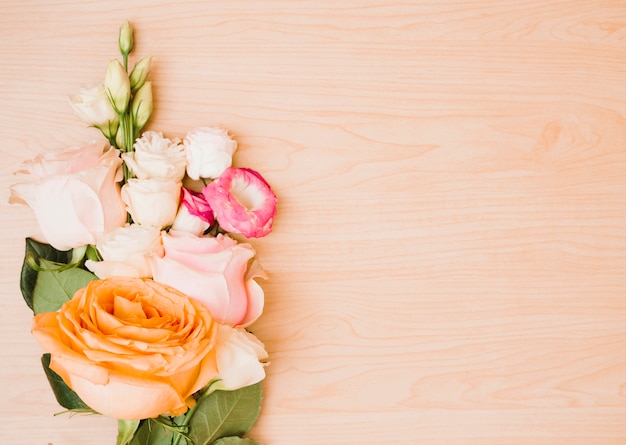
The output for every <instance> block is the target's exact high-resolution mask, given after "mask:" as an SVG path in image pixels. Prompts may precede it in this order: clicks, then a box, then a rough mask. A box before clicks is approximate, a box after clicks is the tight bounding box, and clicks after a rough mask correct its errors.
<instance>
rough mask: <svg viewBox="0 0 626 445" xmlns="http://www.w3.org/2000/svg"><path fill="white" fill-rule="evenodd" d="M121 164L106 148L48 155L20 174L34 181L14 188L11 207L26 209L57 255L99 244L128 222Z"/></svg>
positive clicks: (89, 147) (94, 146) (115, 153)
mask: <svg viewBox="0 0 626 445" xmlns="http://www.w3.org/2000/svg"><path fill="white" fill-rule="evenodd" d="M121 165H122V160H121V159H120V156H119V153H118V150H116V149H114V148H111V147H110V146H109V145H108V144H107V143H105V142H99V143H93V144H90V145H87V146H84V147H73V148H69V149H65V150H58V151H52V152H46V153H43V154H41V155H39V156H37V157H36V158H35V159H33V160H31V161H27V162H25V163H24V168H23V170H21V171H19V172H18V173H26V174H28V175H30V178H31V181H29V182H23V183H20V184H16V185H14V186H13V187H12V188H11V198H10V200H9V202H12V203H20V204H26V205H28V206H29V207H30V208H31V209H33V212H34V213H35V216H36V218H37V222H38V223H39V227H40V229H41V232H42V234H43V236H44V238H45V239H46V241H47V242H48V243H50V244H51V245H52V246H53V247H54V248H56V249H58V250H69V249H72V248H74V247H79V246H83V245H85V244H95V243H96V240H97V239H98V237H99V236H100V235H102V234H104V233H107V232H109V231H111V230H113V229H115V228H117V227H121V226H123V225H124V224H125V222H126V210H125V209H124V204H123V202H122V200H121V196H120V186H119V182H120V181H121V180H122V170H121Z"/></svg>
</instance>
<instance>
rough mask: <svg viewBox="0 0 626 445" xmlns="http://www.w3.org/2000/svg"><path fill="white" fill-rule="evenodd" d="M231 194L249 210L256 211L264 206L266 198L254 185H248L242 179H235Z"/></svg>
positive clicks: (232, 183)
mask: <svg viewBox="0 0 626 445" xmlns="http://www.w3.org/2000/svg"><path fill="white" fill-rule="evenodd" d="M230 193H231V195H233V196H234V197H235V199H236V200H237V201H239V202H240V203H241V205H242V206H244V207H245V208H247V209H256V208H259V207H262V206H263V203H264V202H265V196H263V192H262V191H261V190H259V189H258V188H257V187H255V186H254V185H253V184H246V181H244V180H243V179H241V178H235V179H234V180H233V182H231V184H230Z"/></svg>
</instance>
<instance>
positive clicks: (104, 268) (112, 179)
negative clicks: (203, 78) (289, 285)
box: [10, 22, 276, 445]
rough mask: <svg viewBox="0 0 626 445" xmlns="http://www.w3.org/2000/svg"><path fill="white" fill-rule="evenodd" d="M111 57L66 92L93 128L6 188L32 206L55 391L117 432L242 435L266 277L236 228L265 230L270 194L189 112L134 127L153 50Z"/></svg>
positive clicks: (223, 140) (36, 276) (254, 395)
mask: <svg viewBox="0 0 626 445" xmlns="http://www.w3.org/2000/svg"><path fill="white" fill-rule="evenodd" d="M119 48H120V52H121V56H122V61H121V62H120V61H119V60H117V59H114V60H112V61H111V62H109V64H108V67H107V70H106V75H105V78H104V82H103V83H102V84H101V85H98V86H96V87H93V88H87V89H83V90H82V91H81V92H80V93H79V94H78V95H76V96H72V97H70V104H71V106H72V107H73V109H74V111H75V112H76V114H77V115H78V116H79V117H80V118H81V119H82V120H83V121H85V122H87V123H88V124H89V125H91V126H93V127H96V128H98V129H99V130H100V131H101V132H102V135H103V136H104V138H105V139H104V140H101V141H96V142H92V143H90V144H88V145H84V146H81V147H73V148H68V149H63V150H60V151H49V152H45V153H43V154H41V155H39V156H37V157H36V158H35V159H33V160H30V161H26V162H25V163H24V166H23V169H22V170H20V171H19V172H18V173H23V174H26V175H27V179H26V180H25V181H23V182H21V183H18V184H16V185H14V186H13V187H12V188H11V199H10V201H11V202H14V203H22V204H26V205H28V206H30V207H31V208H32V210H33V212H34V214H35V217H36V218H37V222H38V224H39V227H40V230H41V238H40V239H39V240H38V241H37V240H35V239H33V238H27V239H26V252H25V257H24V263H23V266H22V272H21V280H20V286H21V291H22V294H23V297H24V299H25V301H26V303H27V304H28V306H29V307H30V308H31V309H32V310H33V312H34V314H35V316H34V319H33V324H32V329H31V332H32V334H33V335H34V337H35V339H36V340H37V341H38V343H39V344H40V345H41V347H42V348H43V350H44V351H45V352H46V353H45V354H44V355H43V357H42V363H43V367H44V371H45V373H46V376H47V378H48V380H49V382H50V385H51V388H52V389H53V391H54V394H55V396H56V399H57V401H58V402H59V404H60V405H61V406H63V407H64V408H65V409H66V410H67V411H69V412H88V413H99V414H102V415H105V416H110V417H113V418H115V419H118V437H117V444H118V445H126V444H130V445H138V444H152V445H164V444H169V445H177V444H178V445H183V444H185V445H192V444H193V445H210V444H215V445H237V444H241V445H252V444H256V443H257V442H254V441H253V440H252V439H250V438H244V437H243V436H244V435H245V434H246V433H247V432H248V431H249V430H250V429H251V427H252V425H253V424H254V422H255V421H256V418H257V416H258V414H259V411H260V402H261V387H260V382H261V380H263V379H264V378H265V371H264V366H265V365H266V361H267V358H268V355H267V352H266V351H265V348H264V346H263V344H262V343H261V342H260V341H259V340H258V339H257V338H256V337H255V336H254V335H253V334H252V333H250V332H249V331H248V330H247V329H246V328H247V327H249V326H250V325H251V324H252V323H253V322H254V321H255V320H257V319H258V317H259V316H260V315H261V313H262V311H263V301H264V294H263V290H262V289H261V287H260V286H259V284H258V283H257V281H256V280H257V279H258V278H266V274H265V272H264V270H263V269H262V268H261V266H260V264H259V262H258V260H257V258H256V254H255V251H254V249H253V247H252V246H251V245H250V244H249V243H246V242H240V241H237V240H235V239H234V238H233V237H231V236H229V234H237V235H239V238H240V239H241V238H255V237H262V236H265V235H267V234H268V233H270V231H271V229H272V223H273V219H274V215H275V213H276V196H275V195H274V193H273V192H272V190H271V188H270V186H269V185H268V183H267V182H266V181H265V180H264V179H263V177H262V176H261V175H260V174H259V173H257V172H256V171H254V170H251V169H248V168H234V167H232V156H233V153H234V152H235V149H236V147H237V143H236V142H235V141H234V140H233V139H232V138H231V137H230V136H229V134H228V132H227V131H226V130H224V129H221V128H213V127H201V128H196V129H193V130H191V131H189V132H188V133H187V135H186V137H185V138H184V139H183V140H182V141H181V140H179V139H176V138H174V139H169V138H167V137H164V136H163V135H162V134H161V133H159V132H155V131H143V129H144V126H145V125H146V123H147V122H148V119H149V117H150V114H151V112H152V84H151V81H150V80H148V76H149V71H150V65H151V57H150V56H148V57H144V58H143V59H141V60H139V61H137V62H136V63H135V64H134V67H133V69H132V70H129V69H128V61H129V60H128V59H129V54H130V53H131V52H132V49H133V30H132V28H131V25H130V24H129V23H128V22H125V23H124V24H123V25H122V27H121V28H120V33H119Z"/></svg>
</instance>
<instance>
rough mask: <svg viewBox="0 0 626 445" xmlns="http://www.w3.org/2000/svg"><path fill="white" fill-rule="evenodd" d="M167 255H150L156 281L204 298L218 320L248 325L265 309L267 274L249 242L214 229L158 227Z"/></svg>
mask: <svg viewBox="0 0 626 445" xmlns="http://www.w3.org/2000/svg"><path fill="white" fill-rule="evenodd" d="M162 239H163V247H164V249H165V256H164V257H163V258H159V257H153V258H152V274H153V277H154V280H155V281H159V282H161V283H165V284H167V285H169V286H172V287H174V288H176V289H178V290H179V291H181V292H183V293H185V294H187V295H188V296H190V297H192V298H194V299H196V300H198V301H200V302H201V303H203V304H204V305H205V306H206V307H207V308H208V309H209V312H211V315H213V318H215V320H217V322H218V323H220V324H228V325H230V326H240V327H246V326H249V325H250V324H252V323H253V322H254V321H255V320H256V319H257V318H259V316H260V315H261V313H262V312H263V302H264V295H263V289H261V286H259V285H258V283H257V282H256V281H255V280H254V279H255V278H257V277H261V278H266V274H265V272H264V271H263V269H262V268H261V267H260V266H259V264H258V262H257V261H256V258H255V252H254V249H252V246H250V245H249V244H244V243H240V244H238V243H237V242H236V241H235V240H233V239H232V238H229V237H227V236H224V235H218V236H217V237H216V238H214V237H210V236H204V237H199V236H195V235H193V234H191V233H187V232H177V231H170V232H169V233H167V232H163V233H162Z"/></svg>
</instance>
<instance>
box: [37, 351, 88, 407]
mask: <svg viewBox="0 0 626 445" xmlns="http://www.w3.org/2000/svg"><path fill="white" fill-rule="evenodd" d="M41 365H42V366H43V370H44V372H45V373H46V377H47V378H48V382H49V383H50V387H51V388H52V392H53V393H54V397H56V399H57V402H59V405H61V406H62V407H63V408H65V409H68V410H70V411H90V412H93V411H92V410H91V408H89V407H88V406H87V404H85V402H83V401H82V400H81V399H80V397H78V394H76V393H75V392H74V391H72V390H71V389H70V387H69V386H67V384H66V383H65V382H64V381H63V379H62V378H61V377H60V376H59V375H58V374H57V373H56V372H54V371H53V370H52V369H50V354H44V355H42V356H41Z"/></svg>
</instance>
